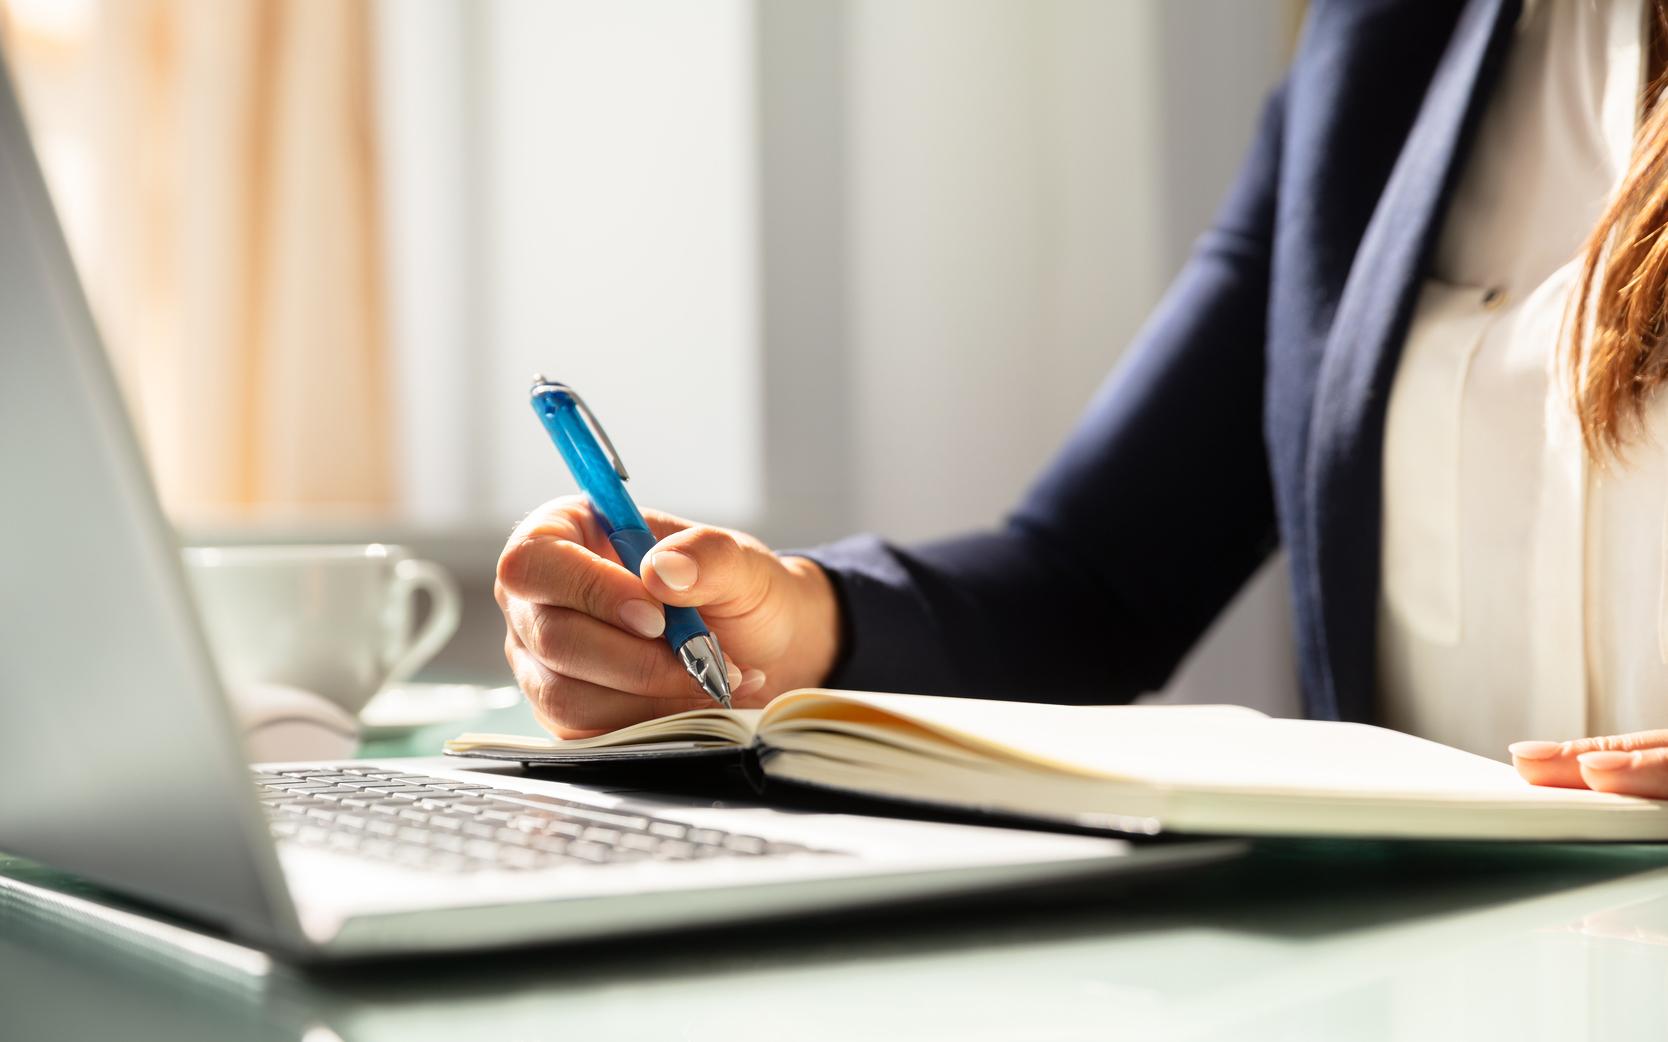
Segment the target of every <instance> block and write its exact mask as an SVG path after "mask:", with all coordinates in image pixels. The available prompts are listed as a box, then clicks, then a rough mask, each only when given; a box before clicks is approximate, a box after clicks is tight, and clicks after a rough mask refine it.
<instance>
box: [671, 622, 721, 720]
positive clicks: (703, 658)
mask: <svg viewBox="0 0 1668 1042" xmlns="http://www.w3.org/2000/svg"><path fill="white" fill-rule="evenodd" d="M678 658H680V659H682V660H683V668H684V669H687V670H689V675H690V676H692V677H694V678H695V682H696V683H698V684H700V685H701V690H703V691H705V692H706V693H707V694H709V695H711V696H712V700H713V701H714V702H717V703H718V704H719V705H721V706H723V707H724V708H725V709H728V708H730V677H729V673H728V671H727V670H726V669H725V668H724V653H723V652H722V651H720V650H719V649H718V638H716V637H714V636H712V635H711V634H710V633H703V634H701V635H700V636H696V637H690V638H689V639H688V640H686V641H684V642H683V645H682V646H681V647H679V648H678Z"/></svg>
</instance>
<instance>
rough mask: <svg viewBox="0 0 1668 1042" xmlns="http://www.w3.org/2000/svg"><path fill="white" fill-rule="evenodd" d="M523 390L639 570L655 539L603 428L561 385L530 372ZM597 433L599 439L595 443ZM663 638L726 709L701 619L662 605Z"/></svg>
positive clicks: (725, 688) (716, 658)
mask: <svg viewBox="0 0 1668 1042" xmlns="http://www.w3.org/2000/svg"><path fill="white" fill-rule="evenodd" d="M529 394H531V396H532V399H533V411H534V412H535V413H538V416H539V422H540V423H543V424H544V429H545V430H547V431H549V432H550V440H551V441H554V442H555V443H556V448H557V450H558V451H560V452H561V454H562V460H563V462H565V463H566V464H567V465H568V470H569V471H571V472H572V473H573V479H574V480H575V481H577V482H579V487H580V489H581V490H582V491H583V492H584V493H585V498H587V499H589V500H590V501H591V510H592V511H593V512H595V514H596V516H597V519H598V520H599V521H601V522H602V526H603V527H604V528H606V529H607V530H608V541H609V542H610V543H612V544H613V546H614V552H615V553H617V554H619V555H620V563H621V564H623V565H625V566H626V567H627V568H629V569H631V573H632V574H633V575H637V574H640V573H641V571H642V566H643V555H644V554H646V553H648V552H649V548H650V547H651V546H653V545H654V544H655V542H656V540H655V537H654V535H653V534H652V533H650V531H649V526H648V523H647V522H646V521H644V520H643V515H642V513H641V512H640V511H639V510H638V509H637V504H636V503H633V502H632V501H631V495H630V494H629V493H628V492H626V487H625V482H626V477H627V475H626V469H625V464H624V463H622V462H620V454H619V452H617V451H615V449H614V443H613V442H612V441H610V440H608V432H607V431H605V430H603V429H602V423H601V421H599V420H598V419H597V417H596V413H593V412H592V411H591V408H590V406H588V405H586V404H585V400H584V399H583V398H581V397H579V394H578V393H577V392H576V391H574V389H573V388H571V387H569V386H568V385H567V384H559V383H554V382H552V381H550V380H546V379H545V378H544V377H543V376H535V377H533V389H532V391H530V392H529ZM593 430H594V431H595V434H594V435H593V433H592V432H593ZM598 438H600V439H602V444H600V445H599V444H597V439H598ZM605 450H606V451H605ZM666 643H667V644H670V645H671V646H672V650H673V651H675V652H677V654H678V658H679V659H681V660H682V661H683V667H684V668H685V669H687V670H689V675H690V676H692V677H694V678H695V681H696V683H698V684H700V685H701V690H703V691H705V692H706V693H707V694H709V695H711V696H712V697H713V700H714V701H716V702H717V703H718V704H719V705H721V706H723V707H724V708H725V709H728V708H730V678H729V675H728V672H727V671H726V670H725V668H724V655H723V653H722V652H720V651H719V650H718V638H717V637H714V636H713V635H712V632H711V631H710V630H708V629H707V624H706V623H705V622H702V621H701V614H700V612H697V611H696V610H695V609H694V608H674V607H671V606H668V607H667V608H666Z"/></svg>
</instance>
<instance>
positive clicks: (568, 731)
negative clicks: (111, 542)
mask: <svg viewBox="0 0 1668 1042" xmlns="http://www.w3.org/2000/svg"><path fill="white" fill-rule="evenodd" d="M504 656H505V658H507V659H508V660H509V663H510V670H511V671H512V672H513V673H514V674H515V678H516V684H517V686H519V687H520V688H521V692H522V694H524V695H526V696H527V700H528V702H529V703H531V705H532V707H533V714H534V716H535V717H536V718H537V719H538V721H539V724H540V726H542V727H543V728H544V729H545V730H547V731H549V732H550V733H551V734H554V735H555V736H556V737H558V738H589V737H591V736H592V735H598V734H604V733H606V732H608V731H613V730H617V729H619V728H621V727H626V726H628V725H630V724H636V723H641V722H642V721H644V720H652V719H654V718H655V717H659V716H665V715H667V714H669V713H677V712H682V711H683V710H685V709H696V708H700V707H704V706H707V705H710V704H711V699H709V698H707V697H706V696H705V695H700V696H699V697H695V696H692V697H690V698H689V699H687V704H680V703H677V702H671V701H668V700H667V699H663V698H648V697H645V696H643V695H634V694H631V693H629V692H625V691H616V690H612V689H610V688H606V687H601V686H599V685H596V684H592V683H590V682H588V681H584V680H578V679H575V678H573V677H565V676H563V675H561V674H560V673H557V672H556V671H555V670H553V669H551V668H550V667H548V666H546V665H545V664H544V663H542V662H540V661H539V660H538V659H537V658H534V657H533V655H532V654H531V653H530V652H529V651H528V650H527V649H526V648H525V647H523V646H522V645H521V642H520V641H519V640H517V639H516V636H515V634H514V633H511V634H510V635H509V637H508V638H507V639H506V640H505V642H504Z"/></svg>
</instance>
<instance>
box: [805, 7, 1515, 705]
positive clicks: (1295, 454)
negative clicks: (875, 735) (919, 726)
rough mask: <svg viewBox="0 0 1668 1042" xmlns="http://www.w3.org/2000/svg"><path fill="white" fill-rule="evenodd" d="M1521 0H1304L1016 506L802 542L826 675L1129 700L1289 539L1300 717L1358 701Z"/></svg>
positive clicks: (1032, 695)
mask: <svg viewBox="0 0 1668 1042" xmlns="http://www.w3.org/2000/svg"><path fill="white" fill-rule="evenodd" d="M1519 8H1520V3H1519V0H1467V2H1466V3H1464V4H1461V3H1457V2H1433V0H1332V2H1327V0H1321V2H1317V3H1314V4H1312V5H1311V10H1310V14H1309V18H1308V21H1307V24H1306V25H1305V27H1304V32H1303V36H1302V40H1301V43H1300V44H1299V47H1298V52H1297V54H1296V56H1295V58H1294V59H1293V63H1292V67H1291V69H1290V71H1289V72H1288V74H1287V77H1286V79H1285V81H1284V82H1283V83H1282V85H1281V86H1280V87H1279V89H1277V90H1276V91H1275V93H1274V95H1273V96H1272V98H1271V99H1270V100H1269V102H1268V105H1267V108H1266V110H1265V113H1264V115H1263V117H1262V121H1261V124H1260V127H1259V129H1258V132H1257V135H1256V139H1255V141H1254V143H1253V145H1252V148H1251V152H1250V156H1249V158H1248V159H1247V160H1246V163H1245V166H1244V168H1243V170H1242V171H1241V172H1240V174H1239V177H1238V179H1237V181H1236V183H1235V185H1234V187H1233V189H1232V190H1231V191H1230V192H1229V194H1228V198H1227V200H1226V202H1225V204H1224V205H1223V207H1222V210H1221V212H1220V214H1219V215H1218V217H1217V218H1216V221H1215V223H1214V226H1213V227H1212V228H1211V229H1210V230H1209V231H1208V232H1207V233H1206V234H1205V235H1204V236H1203V237H1202V238H1201V240H1200V241H1199V243H1198V245H1197V247H1196V249H1195V251H1194V253H1193V255H1192V257H1191V258H1190V260H1189V261H1188V263H1187V265H1186V267H1185V268H1184V269H1183V270H1182V272H1181V274H1180V275H1179V276H1178V277H1177V279H1176V282H1175V284H1174V285H1173V286H1172V287H1171V288H1170V290H1169V292H1168V293H1167V295H1166V296H1165V299H1164V300H1163V302H1162V303H1161V304H1160V305H1159V307H1158V310H1157V312H1156V313H1155V314H1154V315H1153V316H1152V318H1151V319H1150V320H1149V322H1148V324H1147V326H1146V327H1145V328H1144V330H1143V331H1142V332H1141V334H1140V336H1139V338H1138V339H1137V341H1136V343H1135V344H1134V345H1133V346H1132V348H1131V350H1130V356H1129V358H1128V360H1127V362H1126V363H1125V364H1124V365H1122V366H1121V367H1119V369H1118V371H1117V372H1116V373H1114V374H1113V376H1112V378H1110V379H1109V380H1108V382H1107V384H1106V385H1105V386H1104V387H1103V388H1102V389H1101V391H1100V392H1099V394H1098V395H1097V397H1096V398H1095V400H1094V402H1093V404H1092V405H1091V406H1090V408H1089V410H1088V412H1087V413H1086V415H1085V416H1084V417H1083V419H1082V421H1081V422H1080V423H1079V425H1078V426H1077V428H1076V430H1075V432H1074V433H1073V434H1072V436H1071V438H1070V440H1069V441H1068V442H1067V443H1066V445H1065V447H1064V448H1063V449H1062V450H1061V452H1060V453H1059V455H1058V457H1057V458H1056V459H1055V460H1054V461H1053V462H1052V463H1051V464H1050V465H1049V467H1048V468H1047V469H1046V470H1045V471H1044V472H1043V474H1042V475H1041V477H1040V479H1039V480H1038V481H1037V483H1036V485H1035V487H1034V488H1033V489H1032V490H1031V491H1030V493H1029V494H1027V495H1026V496H1025V497H1024V498H1023V500H1022V501H1021V502H1022V505H1021V506H1020V507H1019V508H1018V510H1017V512H1016V513H1014V515H1013V516H1012V517H1011V518H1009V519H1008V521H1007V522H1006V524H1005V525H1004V526H1003V527H1002V528H1001V529H999V530H997V531H992V532H983V533H975V534H970V535H964V536H959V537H956V538H951V539H946V540H942V541H939V542H934V543H929V544H927V545H921V546H911V547H897V546H891V545H888V544H887V543H885V542H883V541H882V540H880V539H877V538H874V537H868V536H865V537H857V538H855V539H849V540H845V541H843V542H839V543H834V544H832V545H829V546H825V547H822V548H820V549H818V550H815V551H812V552H811V554H810V556H812V557H814V558H815V559H817V560H818V561H819V562H820V563H821V564H822V565H823V566H824V567H825V568H826V569H827V570H828V571H829V573H830V575H831V576H832V577H833V579H834V581H835V585H836V588H837V589H838V591H839V596H840V598H841V602H842V606H843V609H844V620H845V621H844V627H845V642H844V644H843V651H842V660H841V662H840V664H839V665H838V666H837V668H836V671H835V675H834V676H833V677H832V678H831V679H830V683H832V684H835V685H838V686H842V687H851V688H868V689H879V690H893V691H917V692H926V693H950V694H963V695H978V696H985V697H993V698H1019V699H1030V700H1037V701H1068V702H1109V701H1117V700H1125V699H1128V698H1131V697H1133V696H1135V695H1136V694H1139V693H1141V692H1144V691H1150V690H1153V689H1156V688H1158V687H1160V686H1162V685H1163V683H1164V682H1165V680H1166V679H1167V678H1168V677H1169V675H1170V674H1171V672H1173V670H1174V669H1175V667H1176V665H1177V664H1178V663H1179V662H1180V660H1181V658H1182V657H1183V655H1185V653H1186V652H1187V650H1188V649H1189V648H1190V647H1191V646H1192V645H1193V644H1194V642H1195V641H1196V640H1197V639H1198V638H1199V636H1200V635H1201V634H1202V633H1203V632H1204V630H1205V629H1206V627H1207V626H1209V624H1210V622H1211V621H1212V619H1214V618H1215V617H1216V615H1217V614H1218V613H1219V612H1220V611H1221V610H1222V608H1223V606H1224V605H1225V604H1226V603H1227V602H1228V601H1229V599H1230V598H1231V597H1232V596H1233V595H1234V593H1235V592H1236V591H1237V590H1238V589H1239V588H1240V587H1241V586H1242V585H1243V584H1244V583H1245V581H1246V579H1247V578H1248V577H1249V576H1250V575H1251V574H1252V572H1253V571H1255V570H1256V568H1257V567H1258V565H1260V564H1261V563H1262V562H1263V561H1264V560H1265V559H1266V558H1267V557H1268V556H1269V554H1270V553H1271V552H1272V551H1273V550H1274V548H1275V547H1276V545H1277V544H1283V545H1284V546H1285V547H1286V549H1287V550H1288V551H1289V560H1290V568H1291V576H1290V578H1291V585H1292V595H1293V596H1292V600H1293V605H1294V611H1295V613H1296V631H1297V641H1298V653H1299V661H1300V664H1301V680H1302V686H1303V699H1304V707H1305V709H1306V711H1307V713H1308V714H1309V715H1310V716H1313V717H1318V718H1322V719H1340V718H1341V719H1346V720H1368V719H1371V718H1372V716H1373V713H1374V707H1373V699H1374V686H1375V685H1374V653H1375V649H1374V637H1375V626H1376V617H1377V597H1378V571H1379V544H1380V531H1379V509H1380V480H1381V469H1382V452H1383V438H1384V418H1385V405H1386V400H1387V398H1388V395H1389V388H1390V381H1391V378H1392V376H1393V374H1394V372H1395V366H1396V361H1397V357H1398V355H1399V352H1400V350H1401V344H1402V340H1403V338H1404V337H1405V335H1406V331H1407V326H1408V323H1409V321H1410V317H1411V313H1412V308H1413V304H1414V300H1415V297H1416V294H1417V290H1418V285H1419V282H1420V280H1421V277H1422V273H1423V271H1424V269H1425V266H1426V263H1427V261H1428V258H1429V255H1430V252H1431V248H1432V245H1433V243H1434V241H1435V238H1436V233H1437V231H1438V230H1439V228H1440V226H1441V222H1442V217H1443V213H1444V210H1445V207H1446V204H1447V201H1448V199H1449V198H1450V196H1451V195H1452V190H1453V186H1454V183H1455V178H1456V174H1457V172H1458V170H1459V168H1460V166H1461V164H1462V163H1463V161H1464V153H1465V146H1466V143H1467V142H1468V141H1469V140H1470V138H1471V137H1472V136H1473V135H1472V133H1471V131H1472V128H1473V126H1474V124H1475V122H1476V120H1477V118H1478V115H1479V113H1480V111H1481V109H1482V107H1483V103H1484V101H1485V100H1486V96H1487V94H1488V91H1489V89H1490V88H1491V86H1492V85H1493V83H1494V82H1495V80H1496V79H1497V78H1498V76H1497V73H1498V71H1499V68H1500V65H1501V59H1502V58H1503V56H1504V54H1505V52H1506V48H1507V47H1508V46H1509V45H1510V42H1511V38H1512V30H1513V26H1514V24H1515V22H1516V19H1517V15H1518V12H1519ZM1222 697H1223V699H1224V700H1230V699H1231V698H1232V697H1233V692H1231V691H1224V692H1222Z"/></svg>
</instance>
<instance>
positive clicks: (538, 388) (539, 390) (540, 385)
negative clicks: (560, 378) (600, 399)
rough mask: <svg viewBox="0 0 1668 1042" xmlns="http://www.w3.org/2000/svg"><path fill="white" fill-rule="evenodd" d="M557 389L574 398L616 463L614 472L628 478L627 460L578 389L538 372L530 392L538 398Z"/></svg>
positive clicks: (603, 447)
mask: <svg viewBox="0 0 1668 1042" xmlns="http://www.w3.org/2000/svg"><path fill="white" fill-rule="evenodd" d="M555 391H560V392H561V393H562V394H565V395H567V396H568V397H569V398H572V399H573V404H574V405H575V406H576V407H577V408H578V409H579V415H581V416H583V417H584V418H585V423H586V424H587V425H589V426H590V428H591V430H592V432H593V433H595V434H596V436H597V440H598V441H600V442H602V451H604V452H606V453H607V454H608V462H610V463H612V464H613V465H614V473H616V474H618V475H619V476H620V480H621V481H626V480H628V479H629V478H630V477H631V475H629V474H627V473H626V468H625V461H624V460H622V459H620V453H619V450H618V449H616V448H614V442H613V440H612V439H610V438H609V437H608V432H607V431H606V430H604V429H603V426H602V421H601V420H599V419H597V414H596V413H594V412H592V411H591V407H590V406H589V405H586V404H585V399H583V398H581V397H579V392H578V391H576V390H574V389H573V388H572V387H569V386H568V385H567V384H564V383H557V382H556V381H554V380H546V379H545V378H544V374H542V373H536V374H534V376H533V389H532V390H531V391H529V392H528V393H529V394H531V395H532V396H533V397H535V398H536V397H538V396H539V395H541V394H547V393H550V392H555Z"/></svg>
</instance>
